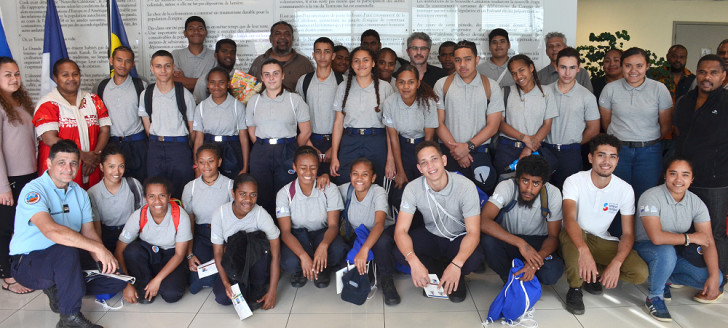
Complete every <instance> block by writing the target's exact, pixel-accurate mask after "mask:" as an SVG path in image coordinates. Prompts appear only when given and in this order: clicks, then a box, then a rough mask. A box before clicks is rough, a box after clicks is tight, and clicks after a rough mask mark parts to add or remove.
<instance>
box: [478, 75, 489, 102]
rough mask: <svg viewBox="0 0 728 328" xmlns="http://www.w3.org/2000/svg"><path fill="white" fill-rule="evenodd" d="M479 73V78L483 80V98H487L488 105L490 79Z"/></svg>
mask: <svg viewBox="0 0 728 328" xmlns="http://www.w3.org/2000/svg"><path fill="white" fill-rule="evenodd" d="M478 75H480V80H481V81H483V89H485V99H487V105H490V81H489V79H488V77H487V76H485V75H483V74H478Z"/></svg>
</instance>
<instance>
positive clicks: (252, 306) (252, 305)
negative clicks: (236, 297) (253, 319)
mask: <svg viewBox="0 0 728 328" xmlns="http://www.w3.org/2000/svg"><path fill="white" fill-rule="evenodd" d="M248 307H249V308H250V311H251V312H252V311H255V310H257V309H260V308H262V307H263V302H256V301H253V302H250V303H248Z"/></svg>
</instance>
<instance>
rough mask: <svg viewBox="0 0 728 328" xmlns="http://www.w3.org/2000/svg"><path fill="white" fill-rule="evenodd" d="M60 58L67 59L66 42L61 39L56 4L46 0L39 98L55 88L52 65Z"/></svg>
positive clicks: (61, 32) (51, 0) (61, 31)
mask: <svg viewBox="0 0 728 328" xmlns="http://www.w3.org/2000/svg"><path fill="white" fill-rule="evenodd" d="M61 58H68V51H67V50H66V40H65V39H64V38H63V30H62V29H61V21H60V20H59V19H58V11H57V10H56V3H55V1H53V0H48V7H47V8H46V18H45V36H44V38H43V59H42V60H41V74H40V96H41V97H42V96H44V95H46V94H48V93H49V92H51V90H52V89H53V88H55V87H56V82H55V81H54V80H53V70H52V68H53V64H54V63H55V62H56V61H58V60H59V59H61Z"/></svg>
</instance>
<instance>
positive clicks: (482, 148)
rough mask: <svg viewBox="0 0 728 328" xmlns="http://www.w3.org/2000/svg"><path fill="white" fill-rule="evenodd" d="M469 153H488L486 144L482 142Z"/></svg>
mask: <svg viewBox="0 0 728 328" xmlns="http://www.w3.org/2000/svg"><path fill="white" fill-rule="evenodd" d="M470 152H471V153H473V154H474V153H486V154H487V153H488V144H482V145H480V146H478V147H475V149H473V150H471V151H470Z"/></svg>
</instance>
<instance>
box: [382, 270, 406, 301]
mask: <svg viewBox="0 0 728 328" xmlns="http://www.w3.org/2000/svg"><path fill="white" fill-rule="evenodd" d="M379 287H380V288H381V289H382V293H383V294H384V304H387V305H397V304H399V302H400V301H402V299H401V298H400V297H399V293H397V288H396V287H394V278H392V275H391V274H390V275H386V276H381V277H379Z"/></svg>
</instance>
